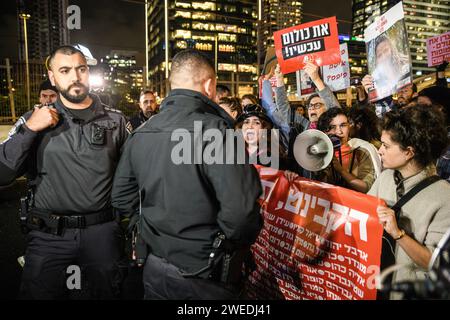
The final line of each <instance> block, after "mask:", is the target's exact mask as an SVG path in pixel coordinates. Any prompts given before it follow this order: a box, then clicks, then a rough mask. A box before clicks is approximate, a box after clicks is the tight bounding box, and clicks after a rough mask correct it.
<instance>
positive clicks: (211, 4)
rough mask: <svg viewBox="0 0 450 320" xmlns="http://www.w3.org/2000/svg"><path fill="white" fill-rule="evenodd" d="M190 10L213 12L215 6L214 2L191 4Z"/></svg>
mask: <svg viewBox="0 0 450 320" xmlns="http://www.w3.org/2000/svg"><path fill="white" fill-rule="evenodd" d="M192 8H194V9H201V10H210V11H215V10H216V4H215V3H214V2H192Z"/></svg>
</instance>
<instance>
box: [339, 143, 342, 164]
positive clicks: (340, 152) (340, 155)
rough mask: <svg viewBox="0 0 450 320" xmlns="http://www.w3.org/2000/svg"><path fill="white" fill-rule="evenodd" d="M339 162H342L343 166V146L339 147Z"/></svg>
mask: <svg viewBox="0 0 450 320" xmlns="http://www.w3.org/2000/svg"><path fill="white" fill-rule="evenodd" d="M339 163H340V164H341V166H342V151H341V148H340V147H339Z"/></svg>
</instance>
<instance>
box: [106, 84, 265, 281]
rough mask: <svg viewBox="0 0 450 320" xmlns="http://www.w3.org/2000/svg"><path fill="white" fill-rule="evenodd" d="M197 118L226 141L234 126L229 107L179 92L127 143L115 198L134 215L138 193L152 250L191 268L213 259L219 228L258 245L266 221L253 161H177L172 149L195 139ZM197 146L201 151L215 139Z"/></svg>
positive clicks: (233, 239)
mask: <svg viewBox="0 0 450 320" xmlns="http://www.w3.org/2000/svg"><path fill="white" fill-rule="evenodd" d="M194 121H198V122H197V125H199V124H200V126H201V127H202V129H203V133H204V134H205V132H206V131H207V130H208V129H218V130H219V132H220V133H221V134H222V137H224V138H223V139H222V138H219V141H218V143H219V146H221V147H223V146H224V145H225V143H226V138H225V130H226V129H227V128H232V127H233V120H232V119H231V118H230V117H229V116H228V115H227V113H226V112H225V111H224V110H223V109H222V108H220V107H219V106H218V105H217V104H215V103H214V102H212V101H211V100H209V99H208V98H207V97H205V96H204V95H202V94H200V93H197V92H195V91H191V90H184V89H176V90H173V91H172V92H171V93H170V95H169V96H168V97H167V98H166V99H165V100H164V102H163V104H162V106H161V111H160V113H159V114H157V115H155V116H153V117H152V118H151V119H150V120H149V121H147V122H146V123H145V124H144V125H143V126H141V127H140V128H139V129H138V130H136V131H134V132H133V133H132V135H131V136H130V138H129V140H128V141H127V143H126V144H125V149H124V153H123V155H122V158H121V160H120V163H119V167H118V169H117V171H116V175H115V179H114V186H113V196H112V203H113V206H114V207H116V208H118V209H119V210H120V211H121V212H122V213H128V214H132V213H133V212H134V210H136V209H137V208H138V207H139V196H138V192H140V194H141V203H140V206H141V222H142V236H143V239H144V240H145V242H146V243H147V244H148V246H149V247H150V248H151V251H152V252H153V254H154V255H156V256H159V257H162V258H165V259H166V260H167V261H169V262H170V263H172V264H174V265H175V266H177V267H179V268H181V269H182V270H184V271H186V272H188V273H194V272H196V271H198V270H200V269H202V268H203V267H205V266H206V265H207V264H208V257H209V254H210V253H211V252H212V251H213V248H212V244H213V239H214V237H215V236H216V235H217V233H218V232H219V231H221V232H223V233H224V234H225V236H226V237H227V239H228V240H230V241H231V242H232V243H233V244H234V245H235V247H236V248H238V247H243V246H248V245H250V244H252V243H253V242H254V241H255V239H256V237H257V236H258V234H259V231H260V229H261V227H262V218H261V216H260V213H259V209H260V208H259V205H258V204H257V199H258V197H259V195H260V194H261V191H262V189H261V182H260V179H259V176H258V174H257V172H256V170H255V168H254V167H253V166H251V165H248V164H247V165H246V164H209V165H208V164H205V163H200V162H201V161H197V162H198V164H175V163H174V162H173V161H172V160H173V154H176V155H179V154H180V152H179V151H180V149H179V148H177V146H180V142H181V141H188V140H191V141H194V139H195V137H194ZM182 136H183V138H181V137H182ZM173 140H175V141H173ZM188 146H190V152H186V155H187V158H186V159H187V160H192V159H188V158H189V156H188V154H189V153H191V155H192V158H193V155H194V146H193V143H192V145H191V144H190V143H189V144H188ZM198 146H199V150H200V151H201V152H203V151H206V150H205V148H207V147H208V146H209V147H211V143H210V142H208V141H204V142H201V144H199V145H198ZM185 151H186V150H185ZM202 276H205V275H202Z"/></svg>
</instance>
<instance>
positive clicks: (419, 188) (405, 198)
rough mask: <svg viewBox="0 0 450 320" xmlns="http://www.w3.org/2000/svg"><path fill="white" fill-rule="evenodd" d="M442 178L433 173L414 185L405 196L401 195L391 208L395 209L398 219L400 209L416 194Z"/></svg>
mask: <svg viewBox="0 0 450 320" xmlns="http://www.w3.org/2000/svg"><path fill="white" fill-rule="evenodd" d="M439 180H441V178H440V177H439V176H437V175H432V176H430V177H427V178H425V179H423V180H422V181H420V182H419V183H418V184H416V185H415V186H414V188H412V189H411V190H409V191H408V192H407V193H406V194H405V195H403V197H401V198H400V199H399V200H398V201H397V203H396V204H394V205H393V206H392V207H391V209H392V210H394V211H395V215H396V217H397V219H398V215H399V214H400V209H401V208H402V207H403V206H404V205H405V204H406V203H407V202H408V201H409V200H411V199H412V198H413V197H414V196H415V195H416V194H418V193H419V192H420V191H422V190H423V189H425V188H426V187H428V186H430V185H432V184H433V183H435V182H437V181H439Z"/></svg>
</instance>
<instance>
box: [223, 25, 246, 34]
mask: <svg viewBox="0 0 450 320" xmlns="http://www.w3.org/2000/svg"><path fill="white" fill-rule="evenodd" d="M216 30H217V31H225V32H234V33H237V32H238V26H234V25H229V24H217V25H216ZM244 30H245V29H244Z"/></svg>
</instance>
